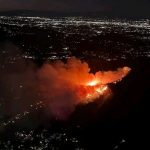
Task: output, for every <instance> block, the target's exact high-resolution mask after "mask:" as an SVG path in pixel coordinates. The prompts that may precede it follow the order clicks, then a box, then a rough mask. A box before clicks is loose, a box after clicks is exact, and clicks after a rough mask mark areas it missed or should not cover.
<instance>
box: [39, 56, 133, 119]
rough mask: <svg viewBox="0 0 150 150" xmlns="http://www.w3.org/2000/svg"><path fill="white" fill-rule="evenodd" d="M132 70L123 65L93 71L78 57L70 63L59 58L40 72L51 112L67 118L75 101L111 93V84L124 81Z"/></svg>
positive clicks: (42, 91) (41, 90) (91, 99)
mask: <svg viewBox="0 0 150 150" xmlns="http://www.w3.org/2000/svg"><path fill="white" fill-rule="evenodd" d="M130 70H131V69H130V68H129V67H123V68H119V69H117V71H98V72H96V73H95V74H93V73H90V68H89V66H88V64H87V63H86V62H82V61H81V60H79V59H76V58H70V59H68V61H67V63H63V62H62V61H57V62H55V63H53V64H45V65H44V66H43V67H42V68H41V69H40V71H39V72H38V78H39V81H40V92H41V93H42V97H44V99H45V101H46V102H47V103H48V105H49V107H50V110H51V112H52V113H53V114H54V115H55V116H57V117H59V118H66V117H67V116H68V115H69V114H70V113H71V112H72V111H73V110H74V108H75V106H76V105H78V104H81V103H82V104H86V103H89V102H92V101H94V100H96V99H97V98H100V97H104V96H107V95H108V94H110V88H109V86H108V84H109V83H116V82H118V81H121V80H122V79H123V78H124V77H125V76H126V75H127V74H128V73H129V72H130Z"/></svg>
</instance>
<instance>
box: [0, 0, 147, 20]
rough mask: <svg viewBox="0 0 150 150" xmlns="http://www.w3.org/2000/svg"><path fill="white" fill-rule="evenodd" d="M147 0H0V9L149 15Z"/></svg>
mask: <svg viewBox="0 0 150 150" xmlns="http://www.w3.org/2000/svg"><path fill="white" fill-rule="evenodd" d="M149 8H150V1H149V0H0V11H7V10H18V9H19V10H20V9H21V10H22V9H23V10H41V11H43V10H44V11H45V10H46V11H56V12H97V11H98V12H103V13H106V14H108V13H109V14H112V15H115V16H117V15H118V16H131V17H132V16H135V17H144V18H146V17H147V18H149V17H150V9H149Z"/></svg>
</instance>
